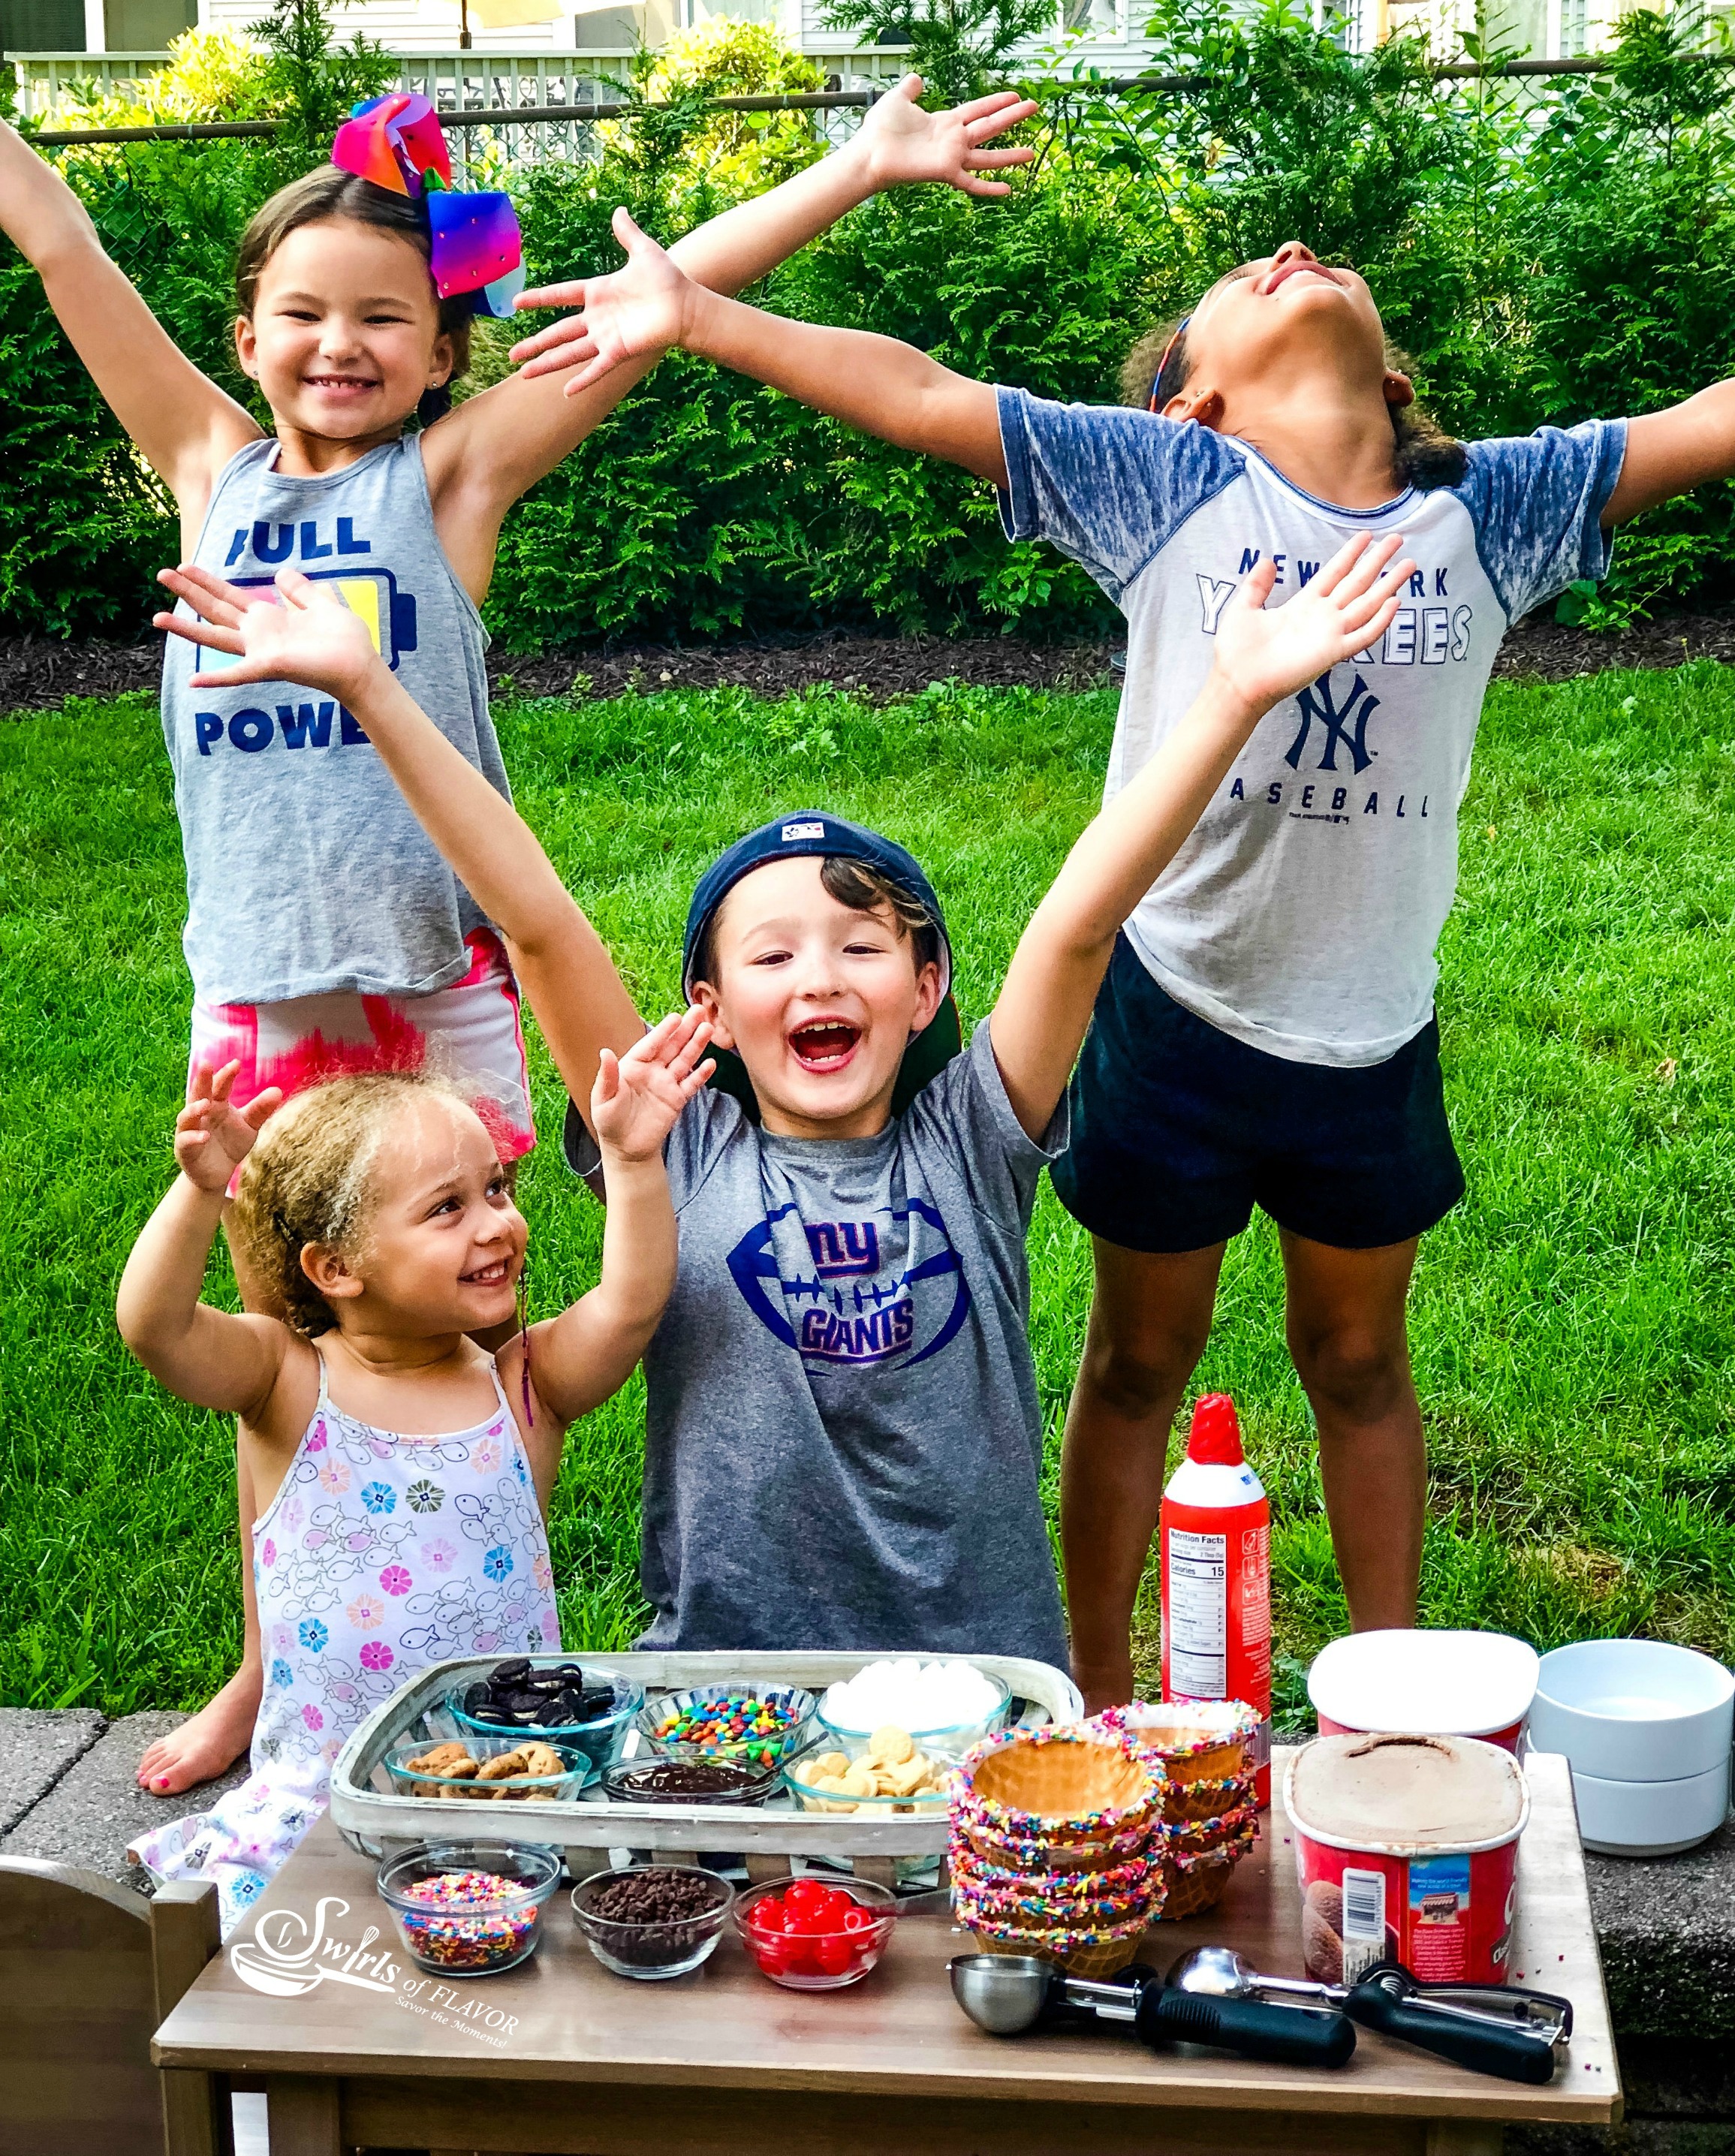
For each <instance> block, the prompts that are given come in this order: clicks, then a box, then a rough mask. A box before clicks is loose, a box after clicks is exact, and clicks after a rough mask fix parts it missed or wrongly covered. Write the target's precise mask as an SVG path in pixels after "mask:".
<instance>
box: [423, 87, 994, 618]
mask: <svg viewBox="0 0 1735 2156" xmlns="http://www.w3.org/2000/svg"><path fill="white" fill-rule="evenodd" d="M921 87H922V85H921V77H920V76H919V75H911V76H908V77H907V78H906V80H904V81H903V82H901V83H900V84H899V85H898V86H897V88H896V90H891V91H890V92H889V93H888V94H887V95H885V97H882V98H881V99H880V101H879V103H878V104H877V105H875V106H873V108H872V109H871V110H870V112H869V113H868V115H867V117H866V119H865V121H863V122H862V125H861V126H860V129H859V130H858V131H857V132H856V134H855V136H854V138H853V139H852V140H851V141H850V142H849V143H848V144H846V145H845V146H844V147H843V148H842V149H840V150H838V151H834V152H833V153H832V154H831V155H830V156H829V157H822V158H820V159H819V162H817V163H816V164H813V165H810V166H808V167H807V169H806V170H805V171H804V172H798V173H797V174H796V175H795V177H793V179H790V180H786V181H785V182H783V185H782V186H781V187H773V188H772V189H771V190H770V191H769V192H768V193H765V194H762V195H758V196H756V197H755V198H753V200H752V201H751V202H745V203H740V204H739V205H738V206H737V208H734V209H731V210H726V211H725V212H724V213H723V214H722V215H721V216H720V217H714V218H711V220H710V222H709V223H706V224H703V225H701V227H700V228H699V229H698V230H697V231H696V232H692V233H689V234H688V235H687V236H686V238H685V239H682V240H680V241H679V242H678V243H677V244H675V247H674V248H673V249H671V250H670V251H671V253H672V254H673V257H674V259H675V261H677V262H678V263H679V264H680V267H681V269H683V270H684V271H685V274H686V275H688V276H690V277H692V278H693V279H695V280H696V281H697V282H698V283H699V284H701V285H706V286H707V287H709V288H710V289H711V290H714V291H718V292H738V291H739V290H741V289H742V286H743V285H751V284H752V283H753V282H754V281H755V280H757V279H758V278H760V277H762V276H764V275H765V274H766V273H767V270H770V269H775V268H776V267H777V265H778V263H779V262H782V261H784V260H786V259H788V256H790V255H792V254H796V253H798V251H799V250H800V249H802V248H803V247H805V246H806V244H808V241H809V240H810V239H814V238H815V237H817V235H818V234H820V233H822V232H824V231H825V230H826V229H827V228H828V227H829V226H830V225H833V224H834V223H836V222H837V220H838V219H839V218H840V217H843V216H844V215H845V214H846V213H848V212H849V211H850V210H851V209H853V208H855V206H856V204H857V203H863V202H865V201H866V200H867V199H868V198H869V197H870V195H874V194H877V193H880V192H882V191H883V190H884V189H885V188H886V187H903V186H909V185H912V184H916V183H918V182H924V181H927V182H937V183H939V184H941V185H942V186H950V187H957V188H959V189H960V190H961V191H962V192H963V193H969V194H977V195H996V194H1004V193H1005V192H1006V183H1005V182H1004V181H1002V180H997V179H994V178H993V177H990V175H991V174H992V173H993V172H996V171H998V170H999V169H1001V168H1003V167H1007V166H1011V165H1019V164H1023V163H1024V162H1027V161H1028V160H1029V158H1030V157H1032V156H1033V155H1034V152H1033V151H1030V150H1029V149H1024V148H1012V149H993V148H989V147H988V146H987V145H988V143H989V142H990V141H991V139H992V138H993V136H996V135H999V134H1002V133H1004V131H1005V130H1006V129H1007V128H1009V127H1011V126H1016V125H1017V124H1018V122H1019V121H1022V120H1026V119H1028V118H1029V116H1030V115H1031V114H1033V113H1034V111H1035V110H1036V107H1035V105H1034V104H1032V103H1030V102H1029V100H1025V99H1020V98H1019V96H1018V95H1016V94H1015V93H1014V91H1011V90H1002V91H999V92H998V93H997V94H996V95H993V96H992V97H982V98H978V99H977V100H975V102H974V103H973V104H970V105H959V106H957V108H956V109H955V110H952V111H948V112H924V111H923V110H921V106H920V105H917V104H916V99H917V98H918V97H919V96H920V95H921ZM584 290H585V287H584V285H583V284H564V285H547V286H545V287H544V288H542V290H538V291H532V292H526V293H524V294H523V295H521V298H520V300H519V301H518V305H520V307H521V308H537V307H566V306H574V305H580V304H581V303H582V301H581V295H582V294H583V291H584ZM578 334H579V332H578V329H577V325H575V323H574V322H573V321H571V320H570V319H568V320H567V321H559V322H556V323H554V324H552V326H550V327H549V328H547V329H546V330H543V331H540V332H539V333H538V334H537V335H536V336H533V337H531V338H529V339H527V340H526V341H525V342H523V343H521V344H520V345H517V346H515V347H514V350H513V357H514V358H515V359H527V360H529V362H531V363H530V364H529V365H528V366H527V367H525V368H524V369H523V371H522V372H520V373H518V374H515V375H512V376H511V377H508V378H507V380H506V381H505V382H498V383H496V384H495V387H494V388H491V389H487V390H484V391H483V392H482V393H481V394H480V396H476V397H472V398H469V399H468V400H467V401H466V402H465V403H463V404H461V405H460V406H459V408H458V409H457V410H456V411H455V412H454V413H452V414H451V415H450V417H449V418H446V419H443V420H442V421H441V422H440V423H439V426H438V427H434V428H431V429H429V434H428V439H427V441H426V444H424V451H423V453H424V454H425V456H426V457H427V459H428V469H429V486H430V489H431V490H432V492H433V496H434V516H435V521H436V523H437V524H438V526H439V531H440V537H441V540H442V542H444V546H445V547H446V551H447V552H448V553H449V555H451V556H452V557H453V561H454V566H455V567H457V569H458V572H459V575H460V576H461V577H463V578H464V580H465V583H466V584H467V585H469V587H470V590H471V593H472V595H473V596H474V595H477V594H479V593H480V592H482V591H485V589H486V588H487V583H488V578H489V576H490V573H491V572H492V568H493V562H494V547H495V540H496V538H497V536H498V533H499V530H500V521H501V519H502V518H503V517H504V516H505V515H506V511H507V510H508V509H509V508H510V507H511V505H512V504H513V502H515V501H516V500H517V499H518V497H519V495H521V494H523V493H524V492H525V491H526V490H527V489H528V488H530V487H531V486H533V485H535V484H536V481H537V480H539V479H541V478H542V476H543V475H545V474H546V473H547V472H550V471H552V470H553V469H554V467H555V466H556V465H557V464H559V463H560V461H561V460H562V458H563V457H565V456H566V455H567V454H568V453H569V452H570V451H571V450H572V449H573V448H575V447H576V446H577V444H578V443H579V442H581V441H583V439H584V438H585V436H586V435H587V434H589V433H591V432H592V430H593V429H594V428H596V427H597V426H598V425H599V424H600V423H601V422H602V421H603V419H604V418H607V417H608V413H610V412H612V411H613V409H614V408H615V406H616V405H617V404H618V403H619V402H620V400H621V398H623V397H624V396H625V395H626V393H627V392H628V390H629V389H630V388H632V387H633V385H634V382H638V381H640V380H642V379H643V377H644V375H645V374H647V373H648V372H649V371H650V369H651V367H653V366H654V365H655V363H656V357H658V356H659V355H654V354H646V355H645V356H644V357H643V358H642V359H641V361H640V362H639V363H638V364H637V365H635V366H631V367H623V368H621V369H620V370H619V372H617V373H616V374H615V375H614V376H613V377H611V379H610V380H609V381H608V382H607V383H606V384H605V383H601V382H591V383H587V384H586V385H585V386H583V388H569V385H568V381H567V378H566V370H567V369H568V368H570V367H572V364H573V362H572V357H569V352H570V348H571V346H572V343H573V342H574V341H575V339H576V338H577V336H578Z"/></svg>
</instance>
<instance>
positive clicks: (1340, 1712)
mask: <svg viewBox="0 0 1735 2156" xmlns="http://www.w3.org/2000/svg"><path fill="white" fill-rule="evenodd" d="M1540 1667H1541V1665H1540V1663H1539V1662H1538V1661H1537V1653H1536V1650H1535V1648H1534V1647H1531V1646H1527V1645H1526V1644H1525V1642H1524V1641H1523V1640H1514V1639H1511V1638H1509V1637H1508V1636H1507V1634H1505V1633H1504V1632H1431V1631H1430V1632H1399V1631H1391V1632H1353V1633H1352V1634H1351V1635H1350V1636H1349V1637H1348V1638H1347V1639H1346V1640H1332V1644H1331V1645H1330V1646H1328V1647H1326V1648H1323V1649H1322V1650H1321V1652H1320V1653H1319V1654H1318V1655H1317V1656H1316V1658H1315V1660H1314V1664H1313V1666H1312V1669H1311V1670H1309V1671H1308V1672H1307V1697H1308V1698H1309V1699H1311V1700H1312V1702H1313V1711H1314V1712H1315V1713H1316V1714H1317V1716H1318V1717H1319V1733H1320V1735H1321V1736H1322V1737H1337V1736H1341V1735H1342V1734H1343V1732H1345V1731H1353V1730H1364V1729H1365V1730H1382V1729H1389V1730H1398V1731H1401V1732H1406V1733H1409V1734H1411V1735H1415V1736H1422V1737H1480V1738H1483V1739H1485V1740H1486V1742H1487V1743H1490V1744H1498V1745H1499V1746H1500V1747H1501V1748H1502V1750H1504V1751H1507V1752H1516V1751H1517V1748H1518V1739H1519V1737H1520V1735H1521V1733H1522V1730H1523V1727H1524V1718H1525V1717H1526V1716H1527V1714H1528V1713H1529V1712H1530V1703H1531V1701H1532V1699H1533V1698H1534V1697H1536V1688H1537V1670H1538V1669H1539V1668H1540Z"/></svg>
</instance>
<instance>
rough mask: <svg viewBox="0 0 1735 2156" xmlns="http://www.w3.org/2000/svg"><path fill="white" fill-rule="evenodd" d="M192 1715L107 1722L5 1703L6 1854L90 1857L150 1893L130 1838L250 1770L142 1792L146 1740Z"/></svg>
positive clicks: (0, 1757) (1, 1828)
mask: <svg viewBox="0 0 1735 2156" xmlns="http://www.w3.org/2000/svg"><path fill="white" fill-rule="evenodd" d="M186 1719H187V1717H186V1716H185V1715H183V1714H129V1715H125V1716H123V1717H121V1720H120V1721H118V1722H105V1720H104V1719H103V1717H102V1716H101V1715H100V1714H92V1713H90V1712H85V1710H83V1709H80V1708H74V1709H72V1710H70V1711H69V1712H65V1713H53V1712H48V1711H46V1710H38V1709H36V1708H33V1707H0V1854H3V1855H5V1856H45V1857H51V1858H53V1859H54V1861H55V1862H57V1863H60V1864H82V1865H85V1866H88V1867H89V1869H90V1870H91V1871H100V1872H101V1873H102V1874H103V1876H105V1878H109V1879H112V1880H114V1881H116V1883H117V1884H119V1885H121V1886H131V1887H134V1888H136V1890H137V1891H138V1892H140V1893H142V1894H148V1893H149V1892H150V1891H151V1882H150V1881H149V1880H148V1879H147V1878H146V1876H145V1874H144V1873H143V1872H142V1871H139V1870H138V1869H137V1867H136V1866H133V1865H131V1864H129V1863H128V1862H127V1861H126V1845H127V1844H128V1842H129V1841H131V1839H132V1837H133V1836H134V1835H136V1834H142V1833H143V1832H144V1831H145V1830H146V1828H147V1827H153V1826H163V1825H167V1823H168V1822H169V1820H176V1819H179V1818H181V1817H182V1815H183V1814H185V1813H187V1812H194V1811H199V1810H202V1809H203V1808H204V1807H205V1806H206V1805H207V1804H209V1803H211V1802H212V1800H213V1799H214V1798H216V1797H217V1796H218V1794H220V1793H221V1792H222V1791H223V1790H224V1789H233V1788H234V1785H235V1784H236V1783H237V1782H240V1781H244V1780H245V1779H246V1775H247V1763H246V1761H245V1760H244V1759H243V1760H242V1761H241V1762H240V1763H239V1764H238V1765H236V1766H235V1767H233V1768H231V1769H230V1770H229V1772H228V1774H225V1775H224V1776H223V1779H222V1780H221V1781H217V1782H206V1783H204V1784H202V1785H201V1786H200V1787H199V1788H198V1789H189V1790H187V1792H186V1793H185V1794H183V1795H182V1796H178V1797H153V1796H151V1795H149V1794H147V1793H146V1791H145V1790H143V1789H141V1788H140V1787H139V1785H138V1783H137V1780H136V1779H135V1778H136V1775H137V1773H138V1764H139V1761H140V1759H141V1757H142V1756H143V1754H144V1751H145V1748H146V1745H148V1744H151V1743H154V1742H155V1740H156V1739H157V1738H159V1737H161V1736H162V1735H164V1734H165V1733H166V1732H167V1731H169V1730H171V1729H173V1728H175V1727H177V1725H178V1724H180V1723H181V1722H184V1721H185V1720H186Z"/></svg>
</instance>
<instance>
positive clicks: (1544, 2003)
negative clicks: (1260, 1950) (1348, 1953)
mask: <svg viewBox="0 0 1735 2156" xmlns="http://www.w3.org/2000/svg"><path fill="white" fill-rule="evenodd" d="M1168 1983H1169V1988H1170V1989H1171V1990H1173V1991H1180V1992H1183V1993H1185V1994H1188V1996H1190V1997H1193V1998H1199V1999H1205V2000H1208V2001H1210V2002H1213V2003H1222V2004H1225V2005H1229V2004H1234V2003H1235V2002H1236V2001H1239V2000H1242V1999H1258V1998H1259V1997H1260V1995H1261V1994H1263V1993H1266V1992H1275V1993H1276V1994H1278V1995H1279V1996H1281V1997H1284V1998H1293V1999H1317V2000H1319V2001H1321V2002H1322V2003H1327V2002H1328V2003H1330V2004H1332V2005H1339V2006H1341V2007H1342V2010H1343V2011H1344V2012H1345V2013H1346V2014H1347V2015H1348V2016H1349V2017H1350V2019H1351V2020H1353V2021H1358V2022H1359V2023H1360V2024H1361V2025H1362V2026H1363V2028H1364V2029H1377V2030H1379V2032H1380V2033H1381V2035H1386V2036H1395V2037H1398V2038H1399V2040H1401V2041H1403V2042H1404V2043H1406V2044H1414V2045H1416V2046H1418V2047H1419V2049H1421V2050H1422V2051H1432V2052H1433V2053H1434V2054H1435V2056H1437V2057H1439V2058H1442V2059H1450V2061H1452V2063H1453V2064H1454V2065H1455V2066H1467V2067H1468V2068H1469V2069H1470V2070H1471V2072H1472V2073H1478V2074H1492V2075H1494V2076H1496V2077H1497V2078H1498V2079H1500V2080H1501V2081H1509V2082H1529V2083H1531V2084H1532V2085H1533V2086H1535V2087H1541V2086H1542V2085H1543V2083H1545V2082H1549V2081H1552V2080H1553V2076H1554V2069H1555V2066H1556V2064H1557V2063H1558V2061H1559V2059H1560V2058H1561V2057H1563V2056H1564V2054H1565V2051H1566V2047H1567V2044H1568V2040H1569V2039H1570V2037H1571V2034H1572V2026H1573V2010H1572V2005H1571V2004H1570V2002H1569V2001H1568V2000H1567V1999H1559V1998H1557V1997H1556V1996H1555V1995H1554V1994H1553V1993H1552V1992H1545V1991H1521V1990H1519V1989H1517V1988H1516V1987H1508V1988H1499V1987H1496V1986H1494V1985H1484V1984H1422V1983H1419V1981H1418V1980H1417V1979H1416V1978H1414V1976H1412V1975H1411V1974H1410V1973H1409V1970H1408V1969H1404V1967H1402V1966H1401V1965H1400V1964H1399V1963H1397V1962H1382V1963H1379V1964H1378V1966H1377V1967H1376V1968H1373V1969H1369V1970H1368V1973H1367V1974H1366V1975H1364V1976H1363V1978H1362V1979H1361V1981H1360V1982H1359V1983H1358V1984H1355V1985H1354V1986H1353V1988H1352V1989H1348V1990H1345V1989H1344V1988H1343V1987H1342V1985H1341V1984H1310V1983H1307V1982H1306V1981H1304V1980H1303V1979H1300V1978H1296V1977H1284V1976H1262V1975H1260V1973H1259V1972H1258V1971H1257V1970H1256V1969H1250V1968H1249V1967H1248V1966H1247V1963H1245V1961H1243V1960H1242V1958H1241V1957H1240V1954H1238V1953H1235V1951H1234V1950H1233V1949H1232V1948H1229V1947H1199V1948H1194V1950H1193V1952H1192V1953H1189V1954H1185V1955H1183V1957H1182V1958H1181V1959H1180V1960H1179V1961H1178V1962H1177V1963H1175V1965H1174V1967H1173V1969H1170V1971H1169V1973H1168ZM1278 2011H1280V2012H1281V2011H1284V2010H1283V2009H1279V2010H1278Z"/></svg>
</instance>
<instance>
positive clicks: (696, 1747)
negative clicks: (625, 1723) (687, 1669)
mask: <svg viewBox="0 0 1735 2156" xmlns="http://www.w3.org/2000/svg"><path fill="white" fill-rule="evenodd" d="M730 1700H758V1701H760V1702H762V1703H765V1704H767V1705H772V1706H775V1707H779V1708H781V1709H782V1710H783V1712H785V1713H786V1714H788V1717H790V1718H789V1720H788V1722H786V1723H785V1724H784V1725H783V1727H782V1728H780V1729H778V1730H777V1731H776V1732H774V1733H767V1734H766V1735H764V1736H762V1737H757V1738H756V1737H754V1736H753V1735H752V1732H751V1728H750V1727H749V1728H745V1729H743V1730H742V1732H741V1733H740V1734H739V1735H738V1736H733V1737H724V1738H707V1739H706V1741H704V1742H703V1743H691V1742H690V1741H687V1740H685V1739H683V1738H676V1737H672V1736H670V1737H665V1736H664V1735H662V1734H661V1733H660V1732H662V1731H664V1730H665V1729H666V1728H667V1727H669V1725H670V1722H674V1721H678V1720H679V1718H680V1717H681V1716H682V1715H683V1714H685V1713H687V1712H690V1711H691V1710H692V1709H695V1708H697V1709H699V1710H700V1711H701V1712H706V1711H708V1710H711V1709H713V1708H715V1707H719V1706H721V1705H722V1704H723V1703H725V1702H727V1701H730ZM818 1704H819V1702H818V1701H817V1700H816V1699H815V1698H814V1695H813V1694H812V1692H810V1691H803V1690H802V1688H801V1686H799V1685H780V1684H772V1685H756V1684H750V1683H747V1682H746V1681H737V1682H735V1683H731V1684H705V1685H691V1686H688V1688H687V1689H686V1690H685V1691H670V1692H665V1693H664V1694H663V1695H662V1696H661V1697H660V1698H657V1699H654V1700H652V1701H651V1702H650V1704H649V1706H648V1707H644V1708H643V1709H642V1710H641V1711H640V1712H639V1717H638V1719H637V1721H636V1722H635V1723H634V1727H636V1728H637V1730H638V1732H639V1736H640V1737H641V1738H643V1739H644V1743H646V1744H647V1745H648V1746H649V1748H650V1750H651V1751H652V1752H654V1753H655V1754H656V1756H657V1757H658V1758H660V1759H687V1760H696V1759H740V1760H742V1761H745V1762H746V1763H747V1764H749V1765H754V1764H757V1765H760V1766H764V1767H773V1766H775V1765H776V1764H777V1763H778V1761H779V1760H780V1759H783V1758H785V1757H786V1756H787V1755H788V1754H789V1753H794V1752H798V1751H799V1750H800V1749H801V1748H802V1746H803V1744H805V1743H806V1742H807V1740H808V1731H809V1730H810V1728H811V1727H812V1725H813V1719H814V1708H815V1707H817V1706H818Z"/></svg>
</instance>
